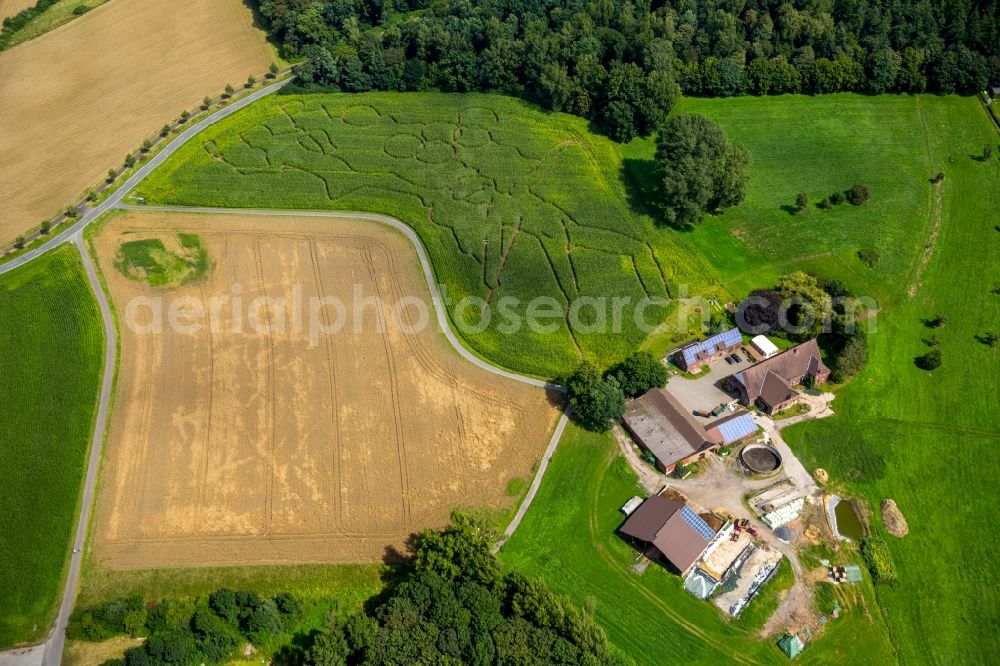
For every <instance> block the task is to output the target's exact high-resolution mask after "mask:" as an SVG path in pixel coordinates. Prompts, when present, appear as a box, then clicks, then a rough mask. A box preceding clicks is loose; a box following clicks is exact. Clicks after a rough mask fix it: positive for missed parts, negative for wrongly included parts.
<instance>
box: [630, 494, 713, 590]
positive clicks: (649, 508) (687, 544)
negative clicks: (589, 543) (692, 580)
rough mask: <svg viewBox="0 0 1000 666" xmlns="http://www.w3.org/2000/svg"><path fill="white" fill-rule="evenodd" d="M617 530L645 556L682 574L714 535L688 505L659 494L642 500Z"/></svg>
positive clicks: (696, 559)
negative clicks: (660, 560)
mask: <svg viewBox="0 0 1000 666" xmlns="http://www.w3.org/2000/svg"><path fill="white" fill-rule="evenodd" d="M618 531H619V532H620V533H621V534H623V535H625V536H626V537H629V538H630V539H631V540H632V542H633V544H634V545H636V546H637V547H639V548H640V549H641V550H642V551H643V552H644V553H645V554H646V556H647V557H649V558H650V559H653V560H658V559H662V560H665V562H666V563H667V564H669V565H670V566H671V567H672V568H673V569H675V570H676V572H677V573H679V574H681V575H683V574H684V573H686V572H687V571H688V570H689V569H690V568H691V567H692V566H693V565H694V563H695V562H697V561H698V559H699V558H700V557H701V555H702V553H704V552H705V549H706V548H707V547H708V545H709V544H710V543H711V542H712V538H713V537H714V536H715V530H713V529H712V528H711V527H710V526H709V525H708V523H706V522H705V520H704V519H703V518H702V517H701V516H699V515H698V514H697V513H695V512H694V510H693V509H692V508H691V507H689V506H688V505H687V504H685V503H684V502H682V501H680V500H676V499H668V498H666V497H662V496H660V495H654V496H652V497H650V498H649V499H647V500H646V501H645V502H643V503H642V505H641V506H640V507H639V508H638V509H636V510H635V511H634V512H633V513H632V515H631V516H629V519H628V520H626V521H625V524H624V525H622V526H621V529H619V530H618Z"/></svg>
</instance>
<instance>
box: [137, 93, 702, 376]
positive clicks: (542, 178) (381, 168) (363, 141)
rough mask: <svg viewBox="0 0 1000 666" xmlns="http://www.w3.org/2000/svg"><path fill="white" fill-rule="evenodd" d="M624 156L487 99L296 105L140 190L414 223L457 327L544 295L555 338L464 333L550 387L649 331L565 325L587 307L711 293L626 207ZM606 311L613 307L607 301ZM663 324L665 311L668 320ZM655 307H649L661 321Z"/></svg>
mask: <svg viewBox="0 0 1000 666" xmlns="http://www.w3.org/2000/svg"><path fill="white" fill-rule="evenodd" d="M622 169H623V163H622V159H621V156H620V154H619V152H618V150H617V147H616V146H615V145H614V144H613V143H611V142H610V141H608V140H607V139H604V138H602V137H599V136H596V135H593V134H591V133H590V132H589V131H588V130H587V126H586V122H585V121H583V120H581V119H579V118H575V117H572V116H568V115H564V114H551V113H545V112H543V111H541V110H539V109H538V108H536V107H534V106H531V105H529V104H526V103H524V102H521V101H519V100H514V99H509V98H504V97H499V96H490V95H442V94H425V95H419V96H418V95H401V94H392V93H372V94H364V95H285V96H274V97H271V98H269V99H267V100H263V101H262V102H260V103H259V104H255V105H254V106H253V107H251V108H248V109H246V110H243V111H241V112H240V113H238V114H236V115H235V116H234V117H233V118H231V119H228V120H227V121H225V122H223V123H220V124H219V125H217V126H215V127H212V128H210V129H208V130H207V131H206V132H204V133H203V134H202V135H201V136H200V137H199V139H198V140H196V141H193V142H191V143H189V144H188V145H186V146H184V148H183V149H181V150H180V151H178V153H177V154H176V155H174V156H173V157H172V158H171V159H170V160H169V161H168V162H167V163H166V164H165V165H164V166H163V167H162V168H161V169H159V170H157V172H156V173H155V174H153V175H152V176H151V178H150V179H149V180H147V181H146V182H145V183H144V184H143V185H142V186H141V195H142V196H145V198H146V199H147V201H149V202H150V203H153V202H155V203H162V204H187V205H211V206H231V207H260V208H314V209H324V208H326V209H338V210H363V211H372V212H380V213H385V214H389V215H392V216H394V217H397V218H399V219H401V220H403V221H405V222H406V223H408V224H410V225H412V226H413V228H414V229H415V230H416V231H417V232H418V233H419V235H420V237H421V239H422V241H423V243H424V245H425V246H426V248H427V250H428V252H429V254H430V255H431V259H432V262H433V264H434V268H435V271H436V273H437V278H438V280H439V281H440V282H441V283H442V284H443V286H444V288H445V290H446V293H447V297H448V298H449V299H451V304H452V317H453V319H454V320H455V321H456V323H458V324H459V325H460V326H459V328H460V329H461V328H462V327H461V324H462V323H463V322H467V323H469V324H476V323H478V322H479V320H480V318H479V314H478V313H479V309H478V308H476V307H475V306H474V305H473V306H472V307H468V308H464V309H460V308H459V307H458V305H459V304H460V303H461V302H462V300H463V299H465V298H466V297H475V298H478V299H482V300H484V301H486V302H487V303H488V304H489V305H490V306H491V307H492V308H499V307H500V306H501V304H502V302H503V301H504V299H507V298H511V299H517V301H518V303H517V304H516V305H514V306H513V307H512V308H511V311H512V312H514V313H516V314H518V315H521V320H522V321H523V320H524V319H523V315H524V314H525V313H526V312H527V311H528V303H529V301H531V299H533V298H536V297H547V298H548V299H552V300H551V305H555V306H557V307H558V308H559V309H560V310H561V311H562V316H559V317H556V318H555V319H546V320H545V321H544V322H542V323H545V324H548V323H550V322H551V323H553V324H555V330H554V331H553V332H548V333H546V332H541V331H532V330H529V329H528V328H527V327H522V328H521V329H520V330H519V331H518V332H517V333H515V334H510V333H504V332H502V330H503V325H504V323H505V321H506V319H505V318H504V317H502V316H494V317H493V318H492V320H491V323H490V326H489V327H488V328H487V329H486V330H484V331H482V332H474V331H465V334H464V337H465V339H466V340H467V342H468V343H469V344H470V345H471V347H473V348H474V349H475V350H476V351H477V352H478V353H479V354H481V355H483V356H485V357H487V358H489V359H490V360H493V361H495V362H497V363H499V364H501V365H504V366H506V367H510V368H514V369H517V370H522V371H526V372H530V373H533V374H536V375H541V376H552V375H555V374H558V373H560V372H564V371H566V370H568V369H570V368H571V367H573V366H574V365H575V364H576V363H577V362H578V361H579V359H580V357H581V356H586V357H588V358H590V359H592V360H594V361H596V362H598V363H602V364H606V363H609V362H610V361H611V360H614V359H617V358H620V357H623V356H625V355H626V354H627V353H628V352H629V351H630V350H632V349H633V348H635V347H636V346H637V345H638V344H639V343H640V342H642V340H643V337H644V334H643V333H642V331H640V330H639V329H638V327H637V326H636V325H635V323H634V320H633V317H632V316H631V310H626V313H627V314H626V316H625V317H624V318H623V321H622V328H621V331H620V332H615V331H607V330H604V329H603V327H602V330H600V331H596V332H588V331H587V330H586V328H587V326H586V325H585V324H587V323H589V322H590V321H592V313H593V310H591V309H589V308H588V309H585V310H583V311H582V312H581V320H582V322H583V324H584V325H583V326H577V327H575V328H574V327H571V326H570V325H569V321H568V317H567V316H566V315H568V304H569V303H570V302H571V301H575V300H577V299H579V298H581V297H595V298H602V297H611V296H618V297H626V298H629V299H631V301H632V303H637V302H638V301H639V300H640V299H643V298H646V297H665V296H667V295H668V294H670V293H673V292H675V291H676V286H677V284H678V283H679V282H681V281H685V282H689V281H692V280H698V281H699V284H700V286H705V285H707V284H708V281H706V280H705V279H704V278H705V270H704V268H703V267H700V265H699V262H698V261H697V260H696V259H695V258H694V255H692V254H691V253H689V252H682V251H680V248H679V247H678V246H677V243H676V238H675V236H674V235H673V234H671V233H670V232H668V231H666V230H664V229H658V228H656V226H655V224H654V222H653V220H652V219H651V218H650V217H648V216H645V215H642V214H640V213H637V212H635V211H633V209H632V208H630V206H629V204H628V193H627V192H626V188H625V186H624V184H623V182H622V179H621V171H622ZM608 307H609V308H610V304H609V305H608ZM659 314H660V316H662V310H660V312H659ZM656 316H657V311H656V309H653V310H650V311H649V319H650V321H655V320H656Z"/></svg>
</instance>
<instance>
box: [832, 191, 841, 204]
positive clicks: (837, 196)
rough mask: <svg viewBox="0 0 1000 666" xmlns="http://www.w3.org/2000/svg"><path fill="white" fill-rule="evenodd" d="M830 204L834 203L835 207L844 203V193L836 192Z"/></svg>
mask: <svg viewBox="0 0 1000 666" xmlns="http://www.w3.org/2000/svg"><path fill="white" fill-rule="evenodd" d="M830 203H832V204H833V205H834V206H839V205H840V204H842V203H844V193H843V192H834V193H833V194H831V195H830Z"/></svg>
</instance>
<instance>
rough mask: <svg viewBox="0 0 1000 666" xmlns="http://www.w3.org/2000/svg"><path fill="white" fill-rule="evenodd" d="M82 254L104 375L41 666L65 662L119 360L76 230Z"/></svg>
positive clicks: (103, 298) (103, 299)
mask: <svg viewBox="0 0 1000 666" xmlns="http://www.w3.org/2000/svg"><path fill="white" fill-rule="evenodd" d="M69 240H70V242H71V243H73V245H74V246H75V247H76V249H77V250H78V251H79V253H80V257H81V259H82V261H83V268H84V271H85V272H86V274H87V283H88V284H89V286H90V289H91V291H92V292H93V293H94V298H95V299H96V300H97V307H98V309H99V310H100V311H101V323H102V326H103V328H104V368H103V370H102V375H101V394H100V398H99V399H98V403H97V416H96V418H95V420H94V433H93V437H92V439H91V443H90V454H89V457H88V461H87V475H86V477H85V480H84V485H83V498H82V502H81V505H80V515H79V517H78V518H77V524H76V536H75V537H74V538H73V553H72V555H71V558H70V565H69V572H68V573H67V574H66V583H65V586H64V589H63V595H62V601H61V602H60V604H59V614H58V615H57V616H56V622H55V625H54V626H53V627H52V630H51V632H50V633H49V636H48V638H47V639H46V640H45V642H44V643H43V644H42V645H44V646H45V648H44V652H43V655H42V666H59V664H60V663H61V662H62V654H63V645H64V643H65V641H66V627H67V625H68V624H69V616H70V614H71V613H72V612H73V605H74V603H75V602H76V592H77V582H78V579H79V577H80V568H81V565H82V564H83V548H84V543H85V541H86V539H87V531H88V529H89V527H90V514H91V508H92V506H93V504H94V488H95V486H96V485H97V473H98V470H99V469H100V467H101V457H102V454H103V449H104V433H105V430H106V428H107V422H108V415H109V413H110V406H111V392H112V388H113V386H114V381H115V364H116V362H117V359H118V338H117V333H116V331H115V324H114V319H113V318H112V315H111V306H110V304H109V303H108V297H107V294H105V292H104V288H103V287H102V286H101V283H100V280H99V279H98V277H97V270H96V269H95V267H94V262H93V260H92V259H91V258H90V254H89V253H88V252H87V248H86V247H85V245H84V241H83V233H82V231H79V230H78V231H77V232H76V233H75V234H74V235H73V236H72V238H70V239H69Z"/></svg>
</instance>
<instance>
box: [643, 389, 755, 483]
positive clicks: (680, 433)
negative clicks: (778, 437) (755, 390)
mask: <svg viewBox="0 0 1000 666" xmlns="http://www.w3.org/2000/svg"><path fill="white" fill-rule="evenodd" d="M623 422H624V425H625V429H626V430H627V431H628V433H629V435H631V436H632V439H633V440H634V441H635V442H636V444H638V445H639V446H641V447H642V448H644V449H646V450H647V451H649V452H650V453H651V454H652V455H653V457H654V458H656V465H657V467H659V468H660V470H662V471H663V472H664V473H665V474H669V473H670V472H672V471H673V470H674V468H675V467H676V466H677V465H678V464H687V463H690V462H694V461H696V460H699V459H700V458H702V457H704V455H705V453H707V452H708V451H710V450H712V449H714V448H715V447H717V446H728V445H730V444H733V443H736V442H739V441H742V440H744V439H746V438H748V437H750V436H752V435H754V434H756V432H757V424H756V423H755V422H754V420H753V417H752V416H751V415H750V414H749V413H748V412H746V411H744V410H740V411H739V412H736V413H734V414H729V415H727V416H724V417H722V418H721V419H718V420H717V421H713V422H712V423H709V424H708V425H706V426H702V425H701V424H700V423H698V421H696V420H695V419H694V417H693V416H691V414H689V413H688V412H687V410H685V409H684V406H683V405H681V403H680V402H678V401H677V398H675V397H674V396H672V395H671V394H670V393H669V392H668V391H666V390H664V389H658V388H654V389H651V390H649V391H647V392H646V393H645V394H643V395H642V396H640V397H638V398H636V399H635V400H633V401H632V402H630V403H629V407H628V410H626V412H625V418H624V419H623Z"/></svg>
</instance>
